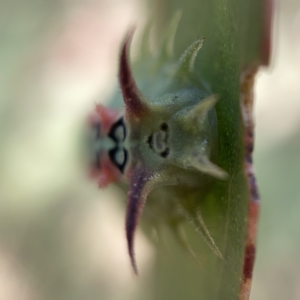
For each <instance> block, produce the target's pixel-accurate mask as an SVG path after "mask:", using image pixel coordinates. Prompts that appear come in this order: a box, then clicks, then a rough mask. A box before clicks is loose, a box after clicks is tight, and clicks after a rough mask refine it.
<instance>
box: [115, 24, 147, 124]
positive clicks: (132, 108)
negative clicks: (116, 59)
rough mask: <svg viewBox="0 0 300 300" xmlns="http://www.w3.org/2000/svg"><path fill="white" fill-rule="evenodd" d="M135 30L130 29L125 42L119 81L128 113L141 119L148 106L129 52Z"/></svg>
mask: <svg viewBox="0 0 300 300" xmlns="http://www.w3.org/2000/svg"><path fill="white" fill-rule="evenodd" d="M134 30H135V29H134V28H133V29H132V30H131V31H129V33H128V34H127V36H126V39H125V42H124V44H123V48H122V51H121V58H120V64H119V82H120V86H121V90H122V94H123V99H124V102H125V105H126V113H127V114H128V116H129V117H134V118H136V119H140V118H141V116H142V115H143V113H144V112H145V111H147V110H148V108H147V105H146V104H145V101H143V98H144V96H143V94H142V93H141V91H140V90H139V88H138V87H137V84H136V81H135V79H134V77H133V74H132V69H131V65H130V58H129V52H130V44H131V40H132V37H133V34H134Z"/></svg>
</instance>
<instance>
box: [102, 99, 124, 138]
mask: <svg viewBox="0 0 300 300" xmlns="http://www.w3.org/2000/svg"><path fill="white" fill-rule="evenodd" d="M96 112H97V113H98V115H99V117H100V120H101V132H102V134H103V135H105V136H106V135H108V133H109V130H110V128H111V126H112V125H113V124H114V123H115V122H116V121H117V120H118V118H119V117H120V111H119V110H117V109H113V108H109V107H105V106H103V105H102V104H97V105H96Z"/></svg>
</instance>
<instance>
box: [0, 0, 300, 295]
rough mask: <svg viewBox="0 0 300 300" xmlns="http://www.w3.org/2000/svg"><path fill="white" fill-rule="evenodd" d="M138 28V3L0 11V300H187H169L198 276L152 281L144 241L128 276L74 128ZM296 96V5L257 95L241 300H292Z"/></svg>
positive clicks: (287, 5) (109, 205)
mask: <svg viewBox="0 0 300 300" xmlns="http://www.w3.org/2000/svg"><path fill="white" fill-rule="evenodd" d="M146 18H147V9H146V6H145V5H144V3H143V2H142V1H139V0H97V1H96V0H94V1H83V0H81V1H80V0H77V1H70V0H69V1H68V0H55V1H51V2H50V1H47V0H28V1H26V3H25V2H24V1H20V0H19V1H17V0H14V1H5V0H3V1H1V2H0V66H1V67H0V79H1V80H0V153H1V155H0V201H1V209H0V299H1V300H15V299H17V300H35V299H37V300H44V299H49V300H50V299H64V300H68V299H70V300H77V299H78V300H82V299H91V300H92V299H105V300H106V299H109V300H114V299H122V300H123V299H137V300H140V299H146V300H147V299H181V298H183V297H184V294H185V293H186V294H187V293H190V294H191V295H189V297H188V299H198V298H197V297H196V296H195V297H193V296H192V294H193V293H194V291H195V290H196V289H197V287H196V286H195V285H194V284H193V282H190V285H187V286H182V287H181V290H182V295H180V296H179V295H172V293H171V292H169V291H171V290H172V282H173V279H174V280H175V278H176V282H178V281H179V282H180V280H181V279H180V276H182V277H186V276H187V274H188V273H189V272H191V273H192V271H190V268H197V267H198V266H193V264H194V262H193V261H192V260H186V261H187V266H183V268H184V269H183V271H182V273H179V274H178V273H176V274H174V272H173V269H172V267H173V265H172V264H171V265H170V266H169V269H168V265H165V266H164V270H163V271H162V273H160V275H158V272H157V267H158V266H157V265H158V264H157V254H156V250H155V246H154V245H153V243H152V242H151V241H150V240H149V239H148V237H147V236H145V235H144V234H143V232H142V231H139V232H138V235H137V245H136V248H137V249H138V264H139V266H140V271H141V272H140V273H141V275H140V277H139V278H138V279H137V278H135V277H134V276H133V275H132V270H131V268H130V263H129V259H128V255H127V249H126V241H125V235H124V201H123V200H121V201H120V199H124V195H123V194H122V193H121V192H120V191H116V190H114V189H113V188H107V189H106V190H104V191H99V190H98V189H97V186H96V184H95V183H94V182H90V181H89V180H88V178H87V172H88V170H87V167H86V165H87V162H86V160H85V157H84V156H83V153H84V151H83V147H84V146H83V145H82V139H81V138H82V134H83V131H84V128H85V125H86V124H85V122H86V117H87V115H88V113H89V112H90V111H91V110H92V109H93V106H94V103H95V102H99V101H101V102H107V101H108V100H109V96H110V94H111V93H112V91H113V90H114V89H115V87H116V74H117V57H118V53H119V45H120V41H121V40H122V39H123V37H124V34H125V32H126V31H127V28H128V26H130V25H131V24H133V23H137V24H141V25H140V26H143V24H144V23H145V20H146ZM299 83H300V3H299V1H298V0H285V1H282V2H281V3H280V5H279V7H278V8H277V12H276V17H275V26H274V51H273V60H272V63H271V66H270V67H269V68H268V69H265V70H261V71H260V73H259V76H258V78H257V84H256V110H255V114H256V137H257V138H256V149H255V155H254V159H255V169H256V173H257V177H258V183H259V185H260V192H261V198H262V206H261V207H262V210H261V219H260V226H259V237H258V256H257V261H256V265H255V272H254V282H253V288H252V296H251V299H252V300H267V299H272V300H273V299H275V300H277V299H278V300H282V299H300V272H299V270H300V258H299V253H300V233H299V231H300V230H299V229H300V217H299V214H300V201H299V200H300V191H299V189H298V186H299V184H300V159H299V157H300V155H299V154H300V126H299V125H300V101H299V95H300V84H299ZM170 253H171V254H172V255H174V265H175V264H178V265H180V262H178V261H177V260H178V257H179V258H180V256H178V253H177V252H176V250H170ZM176 255H177V256H176ZM181 255H182V254H181ZM159 261H161V259H160V260H159ZM184 262H185V260H184ZM181 263H182V264H183V262H181ZM162 274H169V275H168V276H167V275H164V276H162ZM156 276H159V281H160V283H159V286H157V278H156ZM164 288H165V291H163V290H164ZM196 294H197V293H195V295H196Z"/></svg>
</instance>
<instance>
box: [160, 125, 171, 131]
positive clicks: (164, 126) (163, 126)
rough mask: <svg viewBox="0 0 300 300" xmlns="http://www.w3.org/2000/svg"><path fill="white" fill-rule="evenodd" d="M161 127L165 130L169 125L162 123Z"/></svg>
mask: <svg viewBox="0 0 300 300" xmlns="http://www.w3.org/2000/svg"><path fill="white" fill-rule="evenodd" d="M160 129H161V130H163V131H168V129H169V126H168V124H167V123H162V124H161V125H160Z"/></svg>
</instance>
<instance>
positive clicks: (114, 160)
mask: <svg viewBox="0 0 300 300" xmlns="http://www.w3.org/2000/svg"><path fill="white" fill-rule="evenodd" d="M119 151H122V152H123V153H122V154H123V155H124V159H123V161H122V162H121V161H119V160H118V158H117V155H118V154H119ZM108 155H109V158H110V160H111V162H112V163H113V164H114V165H115V166H116V167H117V168H118V169H119V170H120V172H121V173H124V169H125V167H126V163H127V157H128V154H127V150H126V149H125V148H119V147H117V146H116V147H115V148H113V149H111V150H109V152H108Z"/></svg>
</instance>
